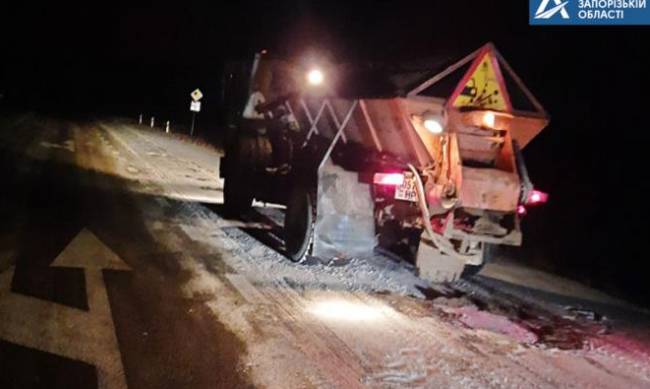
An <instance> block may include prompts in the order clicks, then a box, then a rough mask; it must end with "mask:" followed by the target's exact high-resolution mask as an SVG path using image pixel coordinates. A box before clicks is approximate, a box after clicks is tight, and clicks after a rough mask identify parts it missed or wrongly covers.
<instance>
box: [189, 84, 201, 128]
mask: <svg viewBox="0 0 650 389" xmlns="http://www.w3.org/2000/svg"><path fill="white" fill-rule="evenodd" d="M190 96H191V97H192V101H191V102H190V111H192V125H191V126H190V136H194V125H195V124H196V114H197V112H201V99H202V98H203V93H201V90H200V89H199V88H196V89H195V90H194V91H192V93H190Z"/></svg>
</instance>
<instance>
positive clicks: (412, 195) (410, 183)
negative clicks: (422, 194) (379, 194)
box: [395, 174, 418, 203]
mask: <svg viewBox="0 0 650 389" xmlns="http://www.w3.org/2000/svg"><path fill="white" fill-rule="evenodd" d="M395 199H396V200H404V201H411V202H414V203H415V202H417V201H418V192H417V191H416V190H415V177H413V174H404V182H402V185H400V186H398V187H397V188H396V189H395Z"/></svg>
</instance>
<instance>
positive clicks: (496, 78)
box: [449, 47, 512, 112]
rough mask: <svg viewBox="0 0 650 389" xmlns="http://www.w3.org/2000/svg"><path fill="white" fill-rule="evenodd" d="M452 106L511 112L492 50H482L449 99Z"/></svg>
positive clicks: (508, 99) (508, 98)
mask: <svg viewBox="0 0 650 389" xmlns="http://www.w3.org/2000/svg"><path fill="white" fill-rule="evenodd" d="M449 101H451V103H452V106H453V107H455V108H459V107H476V108H480V109H493V110H497V111H506V112H509V111H512V106H511V104H510V97H509V96H508V90H507V88H506V85H505V82H504V80H503V75H502V74H501V69H500V68H499V63H498V60H497V58H496V56H495V54H494V52H493V51H492V50H490V49H489V47H488V48H486V49H484V50H483V51H481V52H480V53H479V55H478V56H477V57H476V59H475V60H474V62H473V63H472V65H471V66H470V68H469V70H468V71H467V73H466V74H465V76H464V77H463V79H462V80H461V82H460V83H459V84H458V86H457V87H456V90H455V91H454V93H453V94H452V95H451V98H450V99H449Z"/></svg>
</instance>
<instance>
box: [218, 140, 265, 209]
mask: <svg viewBox="0 0 650 389" xmlns="http://www.w3.org/2000/svg"><path fill="white" fill-rule="evenodd" d="M258 138H260V137H259V136H257V137H256V136H238V137H237V139H235V140H234V142H232V144H231V145H230V147H229V148H228V149H227V150H226V158H227V159H228V161H227V169H226V175H225V177H224V187H223V198H224V205H225V209H226V212H227V213H228V215H231V216H236V215H239V214H241V213H243V212H246V211H247V210H249V209H250V207H251V205H252V204H253V197H254V191H253V185H254V183H255V172H256V170H257V168H258V165H259V164H260V163H263V162H264V160H265V158H264V156H263V155H262V154H263V153H264V152H266V150H265V149H264V147H262V146H264V145H265V144H264V142H263V140H260V139H258ZM267 143H268V140H267Z"/></svg>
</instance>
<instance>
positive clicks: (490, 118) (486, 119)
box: [483, 112, 496, 128]
mask: <svg viewBox="0 0 650 389" xmlns="http://www.w3.org/2000/svg"><path fill="white" fill-rule="evenodd" d="M495 119H496V118H495V116H494V113H492V112H486V113H485V116H483V124H484V125H485V126H486V127H490V128H494V123H495Z"/></svg>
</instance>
